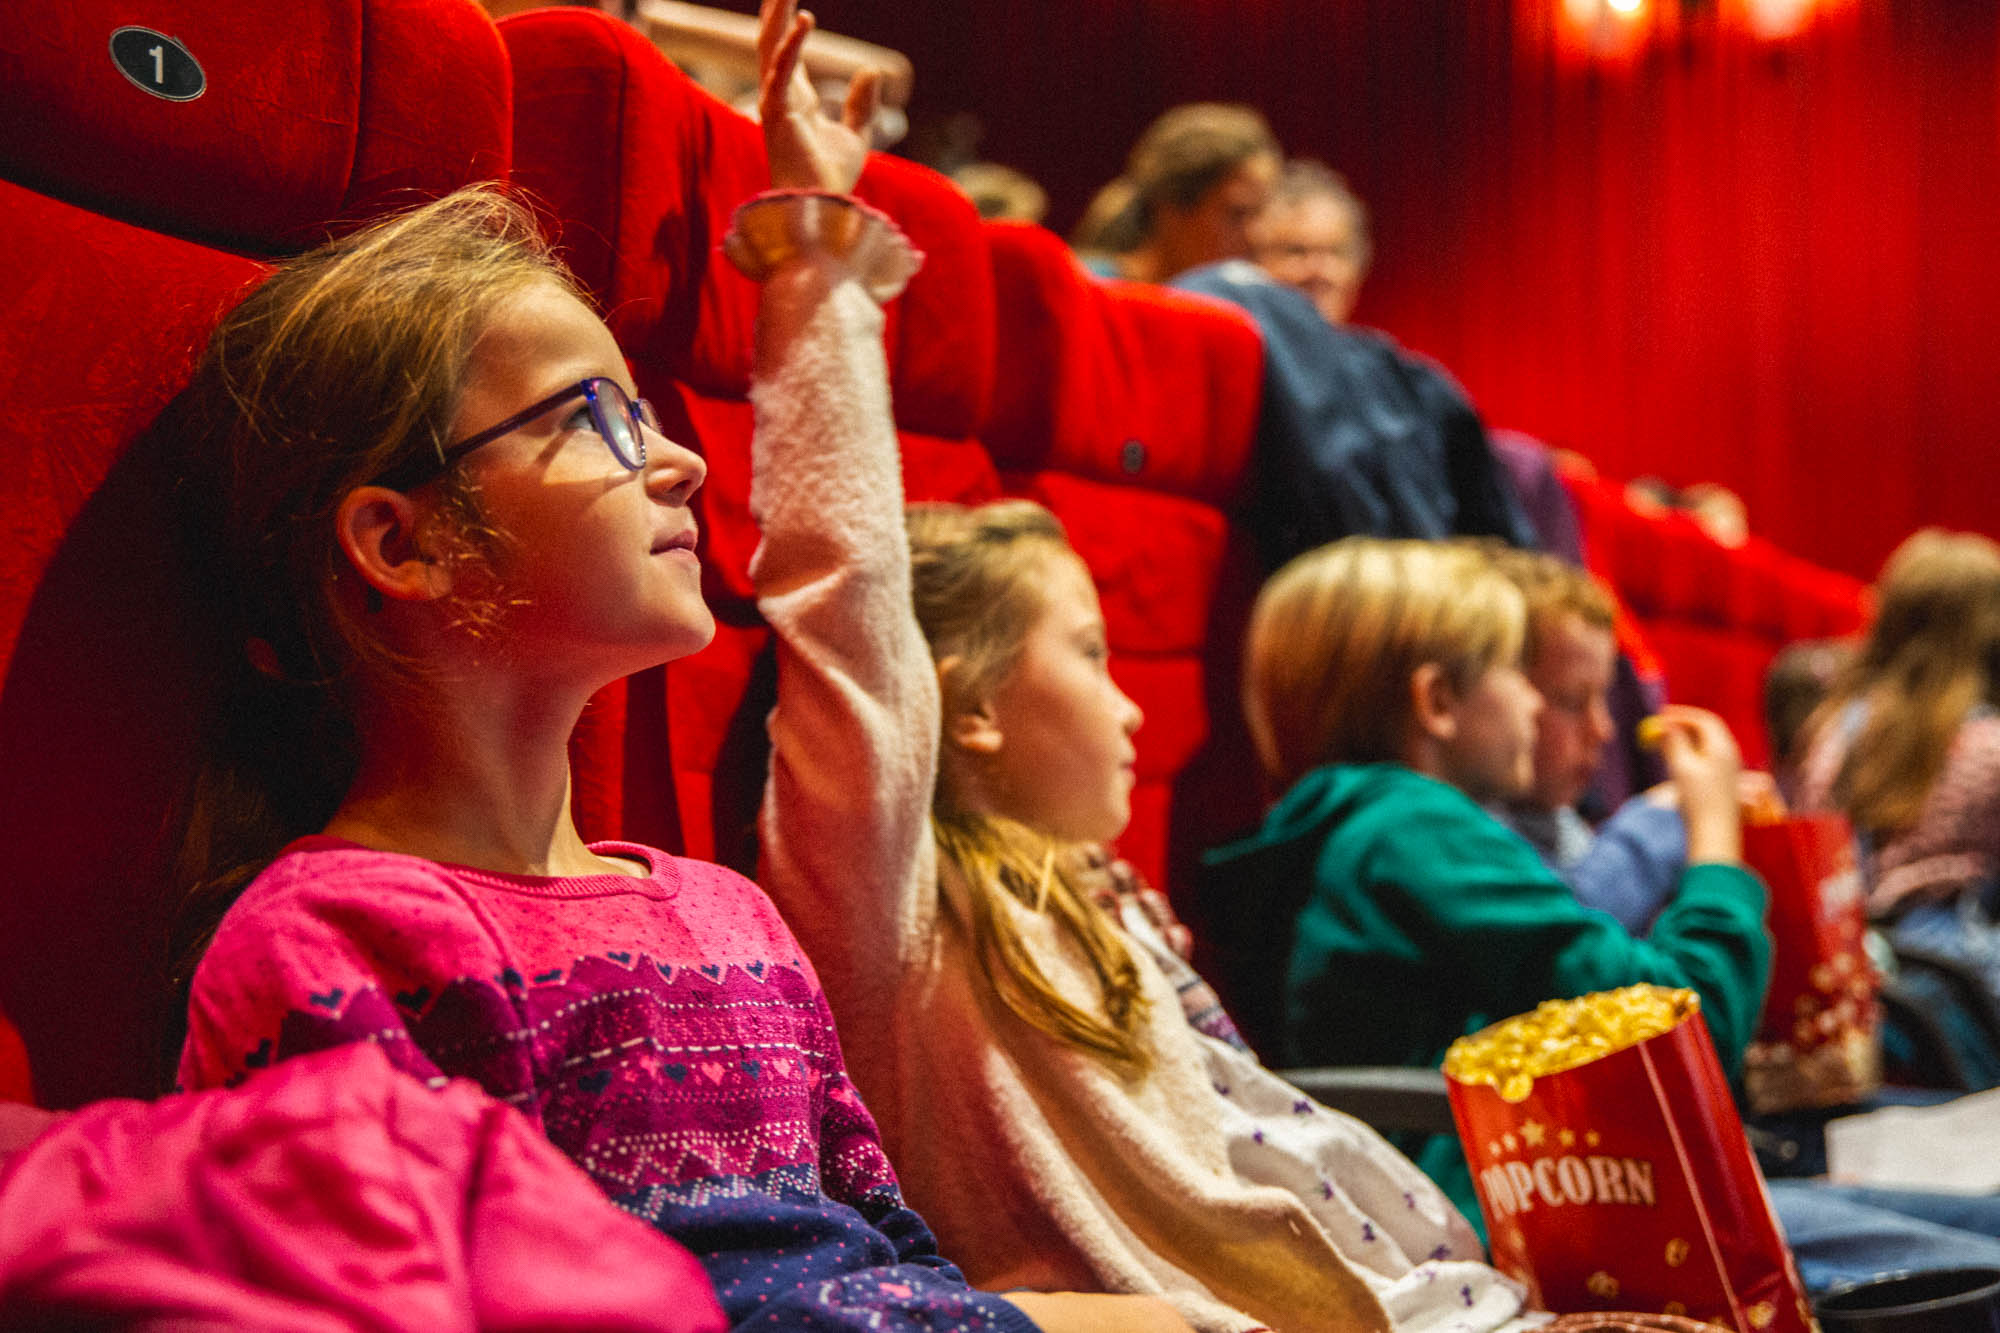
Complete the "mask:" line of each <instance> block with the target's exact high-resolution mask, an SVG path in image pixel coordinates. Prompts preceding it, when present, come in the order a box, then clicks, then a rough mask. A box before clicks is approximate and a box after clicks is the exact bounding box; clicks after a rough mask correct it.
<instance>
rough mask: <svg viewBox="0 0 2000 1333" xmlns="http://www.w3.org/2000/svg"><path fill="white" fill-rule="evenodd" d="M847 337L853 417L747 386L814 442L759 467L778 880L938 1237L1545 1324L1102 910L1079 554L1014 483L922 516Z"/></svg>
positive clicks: (787, 427) (1185, 1286)
mask: <svg viewBox="0 0 2000 1333" xmlns="http://www.w3.org/2000/svg"><path fill="white" fill-rule="evenodd" d="M843 355H846V356H851V357H852V358H854V359H855V361H856V362H857V363H865V365H860V364H857V369H856V372H855V374H854V376H852V377H850V378H853V379H856V380H860V379H861V378H862V376H863V374H864V372H865V377H866V391H865V397H866V399H867V401H866V402H865V403H862V404H856V405H845V406H843V407H842V409H841V410H840V411H836V412H832V413H828V414H826V416H828V417H831V418H833V419H840V420H852V419H853V417H854V415H855V413H856V412H860V413H862V414H865V415H866V416H867V417H868V420H869V421H870V423H871V425H870V428H869V429H868V430H866V431H863V432H858V433H839V434H834V433H830V432H828V431H827V430H826V429H825V427H824V426H823V424H822V422H823V420H824V419H825V417H823V416H822V413H821V412H820V411H819V410H817V408H815V406H814V405H812V404H804V403H800V402H797V401H790V400H785V399H783V398H781V397H778V396H775V395H765V394H763V393H760V392H753V399H754V403H755V407H756V410H757V414H758V423H757V431H756V436H755V438H756V441H757V442H758V445H759V447H761V446H762V445H763V444H764V442H766V441H771V440H785V439H790V440H793V441H797V440H799V439H800V437H802V436H804V437H815V436H816V437H818V443H817V444H816V446H815V447H814V448H813V449H811V450H806V451H798V450H797V449H796V447H795V450H794V456H798V455H799V453H800V452H805V453H811V454H814V455H817V456H823V457H824V458H825V460H826V464H827V465H826V466H825V467H824V468H815V469H811V470H810V471H809V472H808V471H802V470H800V469H797V468H791V469H787V468H780V467H771V466H767V465H766V460H765V459H764V458H762V457H758V458H756V459H755V460H754V468H753V478H754V481H753V490H752V497H751V504H752V510H753V513H754V515H755V517H756V519H757V521H758V523H759V524H760V526H761V529H762V534H763V543H762V545H761V547H760V548H759V550H758V553H757V555H756V557H755V559H754V561H753V563H752V566H751V573H752V576H753V578H754V579H755V581H756V585H757V589H758V597H759V605H760V607H761V608H762V611H763V613H764V615H765V617H766V618H767V619H768V620H769V622H770V624H771V625H772V626H773V627H774V629H775V630H776V632H777V635H778V643H779V648H778V653H779V657H778V670H779V677H778V704H777V708H776V710H775V711H774V713H773V714H772V716H771V720H770V732H771V739H772V742H773V753H772V762H771V772H770V778H769V787H768V790H767V793H766V800H765V805H764V811H763V815H762V828H761V832H762V837H763V849H764V865H763V869H762V874H761V879H762V881H763V883H764V886H765V887H766V889H767V890H768V891H769V892H770V893H771V894H772V896H773V897H774V898H775V899H776V900H777V902H778V904H779V907H780V909H781V910H782V911H783V912H784V914H785V916H786V917H787V919H788V921H789V922H790V923H791V925H792V926H793V928H794V930H795V931H796V932H797V933H798V935H799V936H800V938H801V939H802V940H803V942H804V943H805V945H806V947H807V949H808V951H809V952H810V954H811V956H812V959H813V962H814V965H815V967H816V968H817V970H818V972H819V975H820V977H821V979H822V981H823V982H824V985H825V987H826V991H827V994H828V996H829V997H830V999H831V1002H832V1005H833V1009H834V1013H835V1016H836V1018H837V1020H838V1022H839V1026H840V1032H841V1037H842V1042H843V1044H844V1047H845V1049H846V1052H847V1058H848V1063H849V1066H850V1068H851V1069H852V1070H853V1076H854V1078H855V1079H856V1081H857V1082H858V1083H859V1084H860V1086H861V1088H862V1091H863V1094H864V1095H865V1097H866V1099H867V1102H868V1105H869V1107H870V1108H871V1109H872V1111H873V1112H874V1114H875V1116H876V1117H877V1119H878V1120H879V1121H880V1124H881V1128H882V1132H883V1137H884V1140H885V1142H886V1144H887V1146H888V1149H889V1152H890V1156H891V1159H892V1160H893V1161H894V1162H895V1164H896V1167H897V1171H898V1174H899V1176H900V1177H901V1179H902V1182H903V1186H904V1188H905V1190H906V1191H907V1193H908V1195H909V1197H910V1198H911V1200H912V1201H913V1202H914V1203H915V1205H916V1206H917V1207H919V1208H920V1209H922V1211H923V1214H924V1216H925V1217H926V1218H927V1219H928V1220H929V1221H930V1222H931V1224H932V1225H933V1227H934V1228H935V1229H936V1231H937V1233H938V1236H939V1239H940V1241H941V1242H942V1245H943V1248H944V1250H945V1252H946V1253H949V1254H952V1255H953V1256H954V1257H955V1258H956V1259H957V1260H958V1261H959V1262H960V1263H962V1264H963V1265H964V1267H965V1269H966V1272H967V1275H968V1276H969V1277H970V1278H971V1279H972V1280H973V1281H974V1282H976V1283H978V1284H980V1285H984V1286H989V1287H994V1288H997V1289H1002V1290H1006V1289H1010V1288H1027V1289H1034V1290H1057V1289H1076V1290H1097V1291H1115V1292H1149V1293H1158V1294H1161V1295H1163V1296H1165V1297H1167V1298H1168V1299H1169V1300H1171V1301H1172V1302H1173V1303H1174V1305H1175V1306H1176V1307H1177V1308H1178V1309H1179V1310H1180V1311H1181V1313H1182V1314H1183V1315H1184V1316H1185V1317H1186V1318H1187V1319H1188V1320H1189V1321H1190V1322H1191V1323H1193V1324H1194V1325H1196V1326H1197V1327H1199V1328H1202V1329H1205V1330H1243V1329H1253V1328H1258V1327H1264V1326H1269V1327H1272V1328H1277V1329H1283V1330H1326V1331H1328V1333H1333V1331H1336V1330H1337V1331H1338V1333H1356V1331H1361V1330H1366V1331H1369V1333H1374V1331H1377V1330H1389V1329H1397V1330H1410V1331H1412V1333H1415V1331H1421V1330H1438V1331H1439V1333H1442V1331H1443V1330H1446V1329H1453V1330H1466V1331H1468V1333H1484V1331H1487V1330H1496V1329H1503V1328H1505V1329H1513V1328H1526V1327H1533V1326H1535V1325H1537V1324H1539V1323H1541V1322H1543V1321H1544V1320H1545V1319H1546V1318H1547V1316H1543V1315H1535V1314H1527V1313H1524V1311H1523V1308H1522V1306H1523V1295H1522V1292H1521V1289H1520V1288H1519V1287H1518V1286H1517V1285H1516V1284H1514V1283H1513V1282H1511V1281H1510V1280H1508V1279H1507V1278H1505V1277H1503V1276H1502V1275H1500V1274H1499V1273H1497V1272H1495V1271H1494V1270H1492V1269H1491V1268H1489V1267H1487V1266H1486V1265H1485V1264H1484V1263H1483V1262H1481V1261H1480V1251H1479V1246H1478V1243H1477V1241H1476V1239H1475V1238H1474V1236H1473V1233H1472V1231H1471V1229H1470V1228H1469V1227H1468V1226H1467V1225H1466V1223H1465V1221H1464V1220H1463V1218H1461V1217H1460V1216H1459V1215H1458V1214H1457V1213H1456V1212H1455V1211H1454V1210H1453V1209H1452V1207H1451V1205H1450V1204H1449V1203H1448V1202H1447V1201H1446V1200H1445V1199H1444V1197H1443V1196H1442V1195H1441V1194H1440V1193H1439V1192H1438V1190H1437V1189H1436V1188H1435V1187H1434V1186H1433V1185H1431V1183H1430V1182H1429V1181H1428V1180H1427V1179H1425V1178H1424V1176H1423V1175H1422V1174H1421V1173H1420V1172H1418V1171H1417V1170H1416V1168H1415V1167H1414V1166H1412V1165H1411V1163H1410V1162H1409V1161H1408V1160H1407V1159H1406V1158H1404V1157H1403V1156H1401V1155H1400V1154H1399V1153H1397V1152H1396V1151H1395V1150H1394V1149H1393V1148H1391V1147H1390V1146H1389V1145H1388V1144H1387V1143H1385V1142H1384V1141H1383V1140H1382V1139H1381V1138H1380V1137H1379V1136H1377V1135H1376V1134H1375V1133H1374V1132H1373V1131H1371V1130H1369V1129H1368V1128H1367V1127H1365V1126H1363V1125H1361V1124H1359V1123H1358V1122H1356V1121H1353V1120H1351V1119H1349V1118H1347V1117H1345V1116H1342V1115H1339V1114H1337V1113H1335V1112H1333V1111H1330V1110H1327V1109H1326V1108H1324V1107H1322V1106H1319V1105H1317V1104H1316V1103H1314V1102H1312V1101H1311V1100H1310V1099H1308V1098H1306V1097H1305V1096H1304V1095H1303V1094H1301V1093H1299V1092H1298V1091H1297V1090H1296V1089H1294V1088H1292V1087H1291V1086H1290V1085H1288V1084H1286V1083H1284V1082H1282V1081H1281V1080H1279V1079H1278V1078H1276V1077H1274V1076H1273V1075H1271V1074H1270V1073H1268V1072H1266V1071H1265V1070H1263V1069H1262V1068H1261V1067H1260V1066H1259V1065H1258V1064H1257V1063H1256V1061H1255V1059H1254V1058H1253V1057H1252V1056H1250V1055H1249V1053H1248V1052H1247V1051H1245V1050H1244V1049H1242V1048H1241V1047H1240V1046H1237V1045H1232V1044H1230V1043H1229V1042H1228V1041H1227V1040H1224V1039H1219V1038H1217V1037H1211V1036H1209V1035H1207V1034H1205V1033H1204V1032H1202V1031H1200V1030H1198V1029H1197V1028H1196V1027H1194V1026H1192V1025H1191V1024H1190V1022H1189V1021H1188V1018H1187V1017H1186V1016H1185V1015H1184V1011H1183V1008H1182V1004H1181V1001H1180V999H1179V998H1178V997H1177V994H1176V990H1177V980H1179V981H1186V980H1188V979H1189V978H1188V976H1187V974H1186V973H1185V971H1184V965H1182V964H1179V963H1178V960H1177V959H1175V958H1174V956H1173V954H1172V953H1171V951H1170V950H1167V949H1166V948H1165V947H1164V945H1163V944H1162V943H1161V941H1160V940H1159V939H1158V937H1157V935H1156V934H1152V933H1150V932H1147V930H1146V925H1145V923H1144V922H1143V921H1142V920H1139V919H1138V918H1136V917H1135V918H1134V919H1133V920H1132V921H1131V922H1130V923H1129V925H1128V924H1127V923H1125V922H1122V921H1121V920H1120V919H1118V918H1115V917H1114V916H1113V915H1112V914H1110V913H1108V912H1107V911H1106V910H1105V909H1104V908H1102V907H1100V906H1098V904H1097V902H1096V901H1095V900H1094V891H1095V889H1096V888H1098V887H1100V886H1099V885H1098V884H1096V883H1095V882H1093V876H1096V875H1101V874H1102V873H1103V872H1102V871H1101V870H1100V869H1095V868H1093V863H1092V861H1091V858H1090V856H1089V850H1090V849H1091V848H1092V847H1093V846H1094V845H1099V844H1103V843H1107V842H1109V841H1110V840H1111V839H1113V838H1115V837H1116V836H1117V835H1118V834H1119V833H1120V832H1121V831H1122V830H1123V828H1124V826H1125V823H1126V820H1127V818H1128V816H1129V804H1128V801H1129V795H1130V791H1131V785H1132V761H1133V756H1134V751H1133V748H1132V736H1133V733H1134V732H1135V731H1136V730H1137V728H1138V726H1139V724H1140V716H1139V710H1138V708H1137V707H1136V706H1135V705H1134V704H1133V703H1132V701H1131V700H1130V699H1128V698H1127V697H1126V696H1125V695H1124V694H1123V693H1122V692H1121V691H1120V690H1119V689H1118V687H1117V686H1116V685H1115V684H1114V683H1113V682H1112V679H1111V677H1110V674H1109V672H1108V670H1107V661H1106V643H1105V630H1104V621H1103V616H1102V614H1101V612H1100V610H1099V607H1098V601H1097V595H1096V592H1095V590H1094V588H1093V586H1092V583H1091V580H1090V576H1089V573H1088V571H1087V570H1086V569H1085V568H1084V566H1083V563H1082V561H1081V560H1079V559H1078V558H1077V556H1076V555H1075V553H1074V552H1073V551H1072V550H1071V549H1070V548H1069V545H1068V543H1067V542H1066V541H1065V539H1064V537H1063V533H1062V529H1061V527H1060V525H1058V524H1057V522H1056V521H1055V519H1054V518H1053V517H1052V516H1051V515H1049V514H1048V513H1047V511H1045V510H1042V509H1040V508H1038V507H1036V506H1033V505H1030V504H1026V503H1022V502H1011V503H1004V504H1000V505H995V506H989V507H986V508H981V509H972V510H966V509H958V508H953V507H937V506H918V507H915V508H914V509H913V510H912V512H911V513H910V515H909V517H908V524H907V530H906V526H905V515H904V511H903V505H902V494H901V482H900V474H899V470H898V456H897V442H896V437H895V434H894V431H893V428H892V426H891V419H890V414H889V405H888V401H887V391H886V385H885V375H884V372H883V369H882V365H881V350H880V347H879V343H878V342H877V341H876V340H875V339H874V338H859V337H857V338H855V339H853V340H851V341H850V342H849V344H848V345H847V346H846V347H845V348H844V350H843ZM913 608H914V612H913ZM920 622H921V623H920ZM1135 929H1136V930H1137V931H1138V932H1139V933H1135ZM1170 970H1172V971H1175V972H1176V973H1177V975H1176V976H1170V975H1169V971H1170ZM1355 1020H1356V1021H1357V1022H1360V1021H1366V1016H1365V1015H1356V1016H1355Z"/></svg>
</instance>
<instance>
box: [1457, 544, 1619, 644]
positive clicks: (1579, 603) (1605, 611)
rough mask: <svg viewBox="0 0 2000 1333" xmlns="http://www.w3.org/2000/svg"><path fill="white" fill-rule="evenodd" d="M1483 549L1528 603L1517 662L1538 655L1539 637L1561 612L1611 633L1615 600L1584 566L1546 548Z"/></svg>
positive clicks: (1559, 618)
mask: <svg viewBox="0 0 2000 1333" xmlns="http://www.w3.org/2000/svg"><path fill="white" fill-rule="evenodd" d="M1482 549H1483V550H1484V552H1485V554H1486V557H1487V559H1488V560H1490V561H1492V563H1493V567H1494V568H1495V569H1497V570H1499V571H1500V572H1501V573H1502V574H1504V575H1506V576H1507V578H1508V579H1509V580H1510V581H1511V582H1512V583H1513V585H1514V586H1515V587H1517V588H1519V589H1520V590H1521V596H1522V597H1523V598H1525V599H1526V601H1527V608H1528V620H1527V626H1526V633H1525V635H1524V637H1523V640H1522V644H1521V660H1522V661H1524V662H1529V663H1532V662H1534V661H1535V660H1536V659H1537V657H1539V656H1540V654H1541V651H1542V643H1543V641H1544V639H1545V638H1546V636H1547V635H1548V634H1549V633H1550V632H1551V631H1552V630H1553V629H1554V628H1555V627H1556V626H1557V625H1559V624H1561V623H1562V620H1563V618H1564V617H1565V616H1575V617H1576V618H1577V619H1578V620H1581V621H1582V622H1583V623H1584V624H1586V625H1588V626H1589V627H1590V628H1592V629H1600V630H1604V631H1606V632H1610V631H1611V630H1612V629H1613V628H1614V627H1615V625H1616V621H1617V616H1618V604H1617V602H1616V601H1615V600H1614V599H1613V597H1612V595H1611V592H1610V590H1609V589H1608V588H1606V587H1605V586H1604V584H1603V582H1602V581H1601V580H1599V579H1598V577H1597V576H1596V575H1595V574H1592V573H1591V572H1590V571H1589V570H1587V569H1584V568H1583V567H1582V566H1580V565H1573V564H1571V563H1570V562H1569V561H1567V560H1564V559H1563V558H1562V557H1560V556H1554V555H1550V554H1548V553H1547V552H1545V551H1523V550H1521V549H1520V548H1518V547H1513V546H1502V545H1500V544H1499V543H1497V542H1495V543H1493V544H1492V545H1490V546H1483V547H1482Z"/></svg>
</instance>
